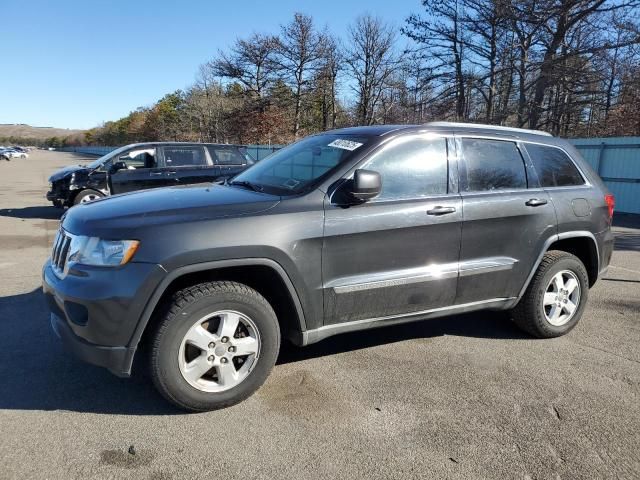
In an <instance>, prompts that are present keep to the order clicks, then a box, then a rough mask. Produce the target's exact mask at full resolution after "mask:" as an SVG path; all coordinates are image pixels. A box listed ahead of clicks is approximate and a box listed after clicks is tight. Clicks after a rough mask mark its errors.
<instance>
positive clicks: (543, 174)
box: [526, 144, 585, 187]
mask: <svg viewBox="0 0 640 480" xmlns="http://www.w3.org/2000/svg"><path fill="white" fill-rule="evenodd" d="M526 149H527V152H528V153H529V156H530V157H531V162H532V163H533V167H534V168H535V170H536V173H537V174H538V179H539V180H540V186H541V187H569V186H574V185H584V183H585V182H584V178H582V175H581V174H580V172H579V171H578V169H577V168H576V166H575V165H574V163H573V161H572V160H571V158H569V156H568V155H567V154H566V153H565V152H563V151H562V150H560V149H559V148H555V147H547V146H544V145H535V144H527V145H526Z"/></svg>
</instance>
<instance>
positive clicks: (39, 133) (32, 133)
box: [0, 123, 84, 140]
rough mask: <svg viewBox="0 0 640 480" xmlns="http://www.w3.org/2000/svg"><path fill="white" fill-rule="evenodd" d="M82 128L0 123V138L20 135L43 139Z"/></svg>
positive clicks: (73, 132) (80, 131)
mask: <svg viewBox="0 0 640 480" xmlns="http://www.w3.org/2000/svg"><path fill="white" fill-rule="evenodd" d="M82 132H84V130H73V129H69V128H54V127H32V126H31V125H26V124H24V123H15V124H14V123H0V138H8V137H20V138H33V139H37V140H44V139H46V138H51V137H68V136H69V135H73V134H75V133H82Z"/></svg>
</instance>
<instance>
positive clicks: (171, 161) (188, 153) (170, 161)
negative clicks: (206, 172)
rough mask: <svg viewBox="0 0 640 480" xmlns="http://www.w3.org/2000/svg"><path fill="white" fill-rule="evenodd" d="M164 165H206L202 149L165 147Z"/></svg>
mask: <svg viewBox="0 0 640 480" xmlns="http://www.w3.org/2000/svg"><path fill="white" fill-rule="evenodd" d="M164 163H165V166H167V167H193V166H200V165H206V164H207V161H206V159H205V157H204V150H203V149H202V147H183V146H175V147H164Z"/></svg>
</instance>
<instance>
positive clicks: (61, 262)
mask: <svg viewBox="0 0 640 480" xmlns="http://www.w3.org/2000/svg"><path fill="white" fill-rule="evenodd" d="M70 246H71V239H70V238H69V237H66V236H65V238H64V241H63V242H62V248H61V249H60V257H59V259H58V268H60V270H62V271H64V267H65V265H66V264H67V255H68V254H69V247H70Z"/></svg>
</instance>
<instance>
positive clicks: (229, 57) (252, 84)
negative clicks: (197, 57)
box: [213, 33, 278, 98]
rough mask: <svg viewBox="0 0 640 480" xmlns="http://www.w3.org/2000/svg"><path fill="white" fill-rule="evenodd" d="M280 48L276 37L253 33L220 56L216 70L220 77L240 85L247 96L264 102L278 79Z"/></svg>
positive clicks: (220, 53)
mask: <svg viewBox="0 0 640 480" xmlns="http://www.w3.org/2000/svg"><path fill="white" fill-rule="evenodd" d="M277 48H278V40H277V39H276V38H275V37H273V36H271V35H263V34H258V33H254V34H253V35H252V36H251V37H249V38H248V39H246V40H245V39H238V40H236V43H235V44H234V45H233V47H231V52H230V53H228V54H227V53H225V52H222V51H221V52H219V54H218V55H219V58H218V59H217V60H215V61H214V62H213V67H214V69H213V70H214V72H215V74H216V75H218V76H220V77H226V78H229V79H232V80H236V81H238V82H240V84H242V86H243V87H244V88H245V89H246V91H247V92H248V93H250V94H252V95H255V96H257V97H258V98H263V97H264V95H265V93H266V91H267V89H268V87H269V86H270V85H271V84H272V82H273V81H274V79H275V73H276V63H275V58H274V57H275V54H276V50H277Z"/></svg>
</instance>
